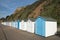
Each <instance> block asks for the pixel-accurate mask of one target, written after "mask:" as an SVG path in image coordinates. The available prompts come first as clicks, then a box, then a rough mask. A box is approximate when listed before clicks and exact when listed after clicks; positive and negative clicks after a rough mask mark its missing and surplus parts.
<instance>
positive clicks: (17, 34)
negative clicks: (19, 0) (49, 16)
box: [0, 24, 60, 40]
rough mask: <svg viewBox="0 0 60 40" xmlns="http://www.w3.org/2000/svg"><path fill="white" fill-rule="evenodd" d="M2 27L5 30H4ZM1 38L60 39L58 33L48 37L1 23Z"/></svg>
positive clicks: (28, 39) (20, 39) (8, 39)
mask: <svg viewBox="0 0 60 40" xmlns="http://www.w3.org/2000/svg"><path fill="white" fill-rule="evenodd" d="M2 29H3V31H4V32H2ZM0 40H60V37H59V36H58V35H54V36H51V37H48V38H45V37H42V36H38V35H35V34H32V33H28V32H26V31H22V30H18V29H16V28H12V27H9V26H4V25H1V24H0Z"/></svg>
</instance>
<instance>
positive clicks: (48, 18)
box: [38, 16, 56, 21]
mask: <svg viewBox="0 0 60 40" xmlns="http://www.w3.org/2000/svg"><path fill="white" fill-rule="evenodd" d="M38 18H42V19H44V20H46V21H56V20H55V19H53V18H50V17H41V16H39V17H38Z"/></svg>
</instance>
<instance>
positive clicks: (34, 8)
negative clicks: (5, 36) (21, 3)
mask: <svg viewBox="0 0 60 40" xmlns="http://www.w3.org/2000/svg"><path fill="white" fill-rule="evenodd" d="M38 16H45V17H52V18H54V19H56V20H57V21H58V24H60V0H37V1H36V2H35V3H33V4H31V5H27V6H26V7H21V8H17V9H16V10H15V12H14V13H13V14H11V15H10V16H8V17H6V20H7V21H14V20H18V19H19V20H22V19H27V18H36V17H38Z"/></svg>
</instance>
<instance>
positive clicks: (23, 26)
mask: <svg viewBox="0 0 60 40" xmlns="http://www.w3.org/2000/svg"><path fill="white" fill-rule="evenodd" d="M26 25H27V22H25V21H24V20H21V22H20V27H19V29H21V30H24V31H26V27H27V26H26Z"/></svg>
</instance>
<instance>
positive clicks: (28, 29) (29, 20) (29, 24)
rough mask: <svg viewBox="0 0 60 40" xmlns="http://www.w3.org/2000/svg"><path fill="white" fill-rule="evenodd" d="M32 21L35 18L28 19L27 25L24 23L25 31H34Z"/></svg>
mask: <svg viewBox="0 0 60 40" xmlns="http://www.w3.org/2000/svg"><path fill="white" fill-rule="evenodd" d="M34 21H35V20H34V19H32V18H30V19H28V21H27V25H26V27H27V29H26V30H27V32H30V33H34V24H35V22H34Z"/></svg>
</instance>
